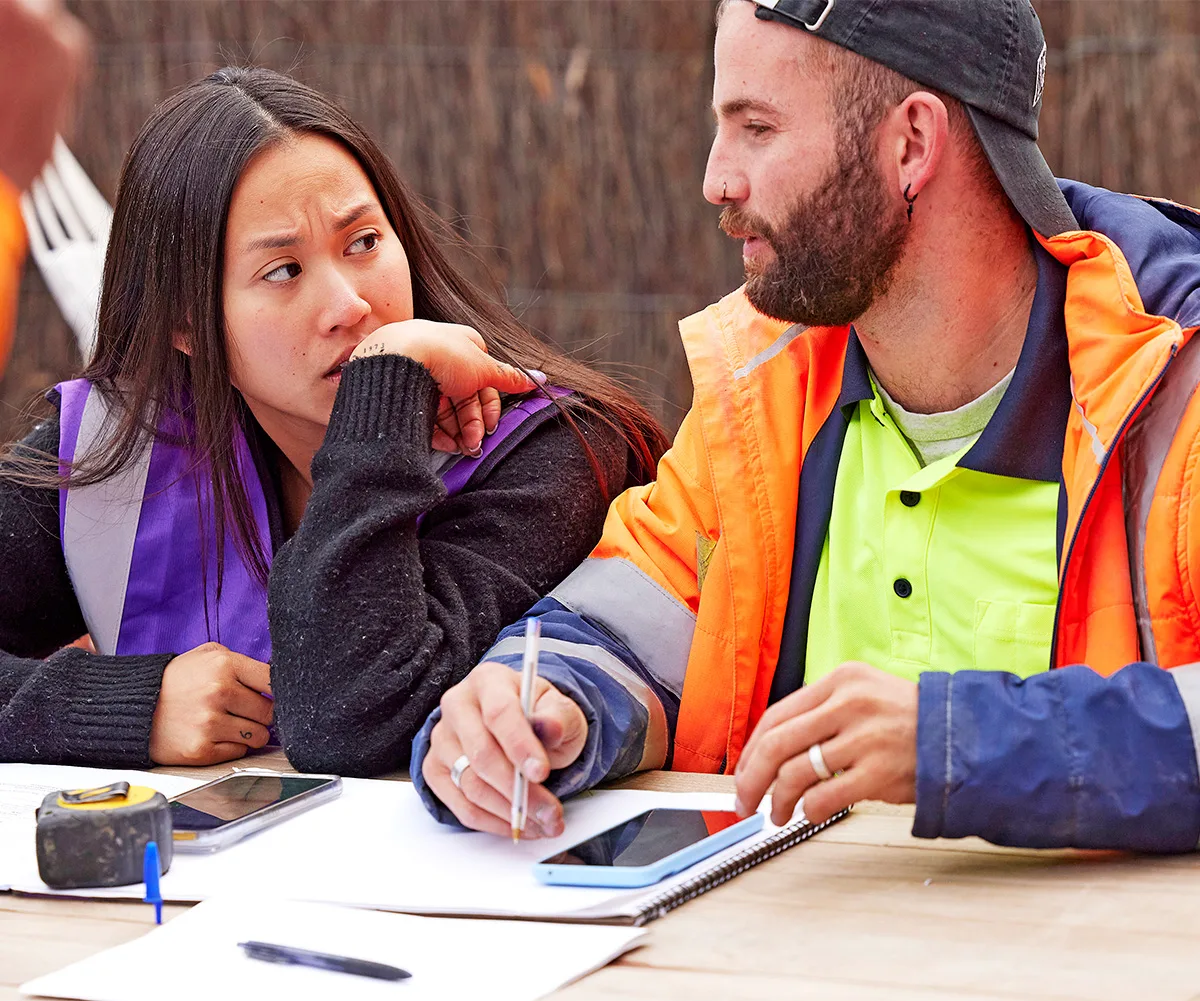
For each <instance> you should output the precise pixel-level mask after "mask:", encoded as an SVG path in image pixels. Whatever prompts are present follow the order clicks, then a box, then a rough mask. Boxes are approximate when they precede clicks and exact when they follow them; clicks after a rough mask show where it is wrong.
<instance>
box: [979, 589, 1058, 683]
mask: <svg viewBox="0 0 1200 1001" xmlns="http://www.w3.org/2000/svg"><path fill="white" fill-rule="evenodd" d="M1054 611H1055V606H1054V605H1049V604H1039V603H1036V602H1030V601H987V600H985V599H983V598H978V599H976V601H975V638H974V667H975V669H976V670H978V671H1008V672H1010V673H1012V674H1018V675H1020V676H1021V677H1022V678H1027V677H1029V676H1030V675H1031V674H1039V673H1041V672H1042V671H1046V670H1048V669H1049V667H1050V645H1051V639H1052V637H1053V635H1054Z"/></svg>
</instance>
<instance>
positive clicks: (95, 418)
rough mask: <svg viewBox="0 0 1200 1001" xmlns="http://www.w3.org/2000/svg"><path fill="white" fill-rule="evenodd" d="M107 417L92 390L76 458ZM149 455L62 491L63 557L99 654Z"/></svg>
mask: <svg viewBox="0 0 1200 1001" xmlns="http://www.w3.org/2000/svg"><path fill="white" fill-rule="evenodd" d="M108 418H109V408H108V405H107V404H106V403H105V401H104V398H103V396H102V395H101V394H100V393H99V392H97V391H96V390H95V389H93V390H92V391H91V392H89V393H88V398H87V402H86V403H85V404H84V407H83V416H82V418H81V420H80V424H79V437H78V439H77V440H76V443H75V456H76V457H77V458H78V457H80V456H86V455H87V454H88V453H89V451H91V450H92V449H93V448H94V447H96V445H97V444H98V443H99V442H100V441H103V440H104V438H105V425H106V423H107V421H108ZM151 451H152V449H151V448H150V447H149V446H147V447H145V448H143V449H142V451H141V453H140V454H139V455H138V456H137V457H136V458H135V459H134V460H133V461H132V462H131V463H130V464H129V465H128V466H126V467H125V468H124V469H123V470H121V471H120V472H119V473H117V474H116V475H114V476H110V477H109V478H108V479H106V480H104V481H103V482H101V483H95V484H91V485H89V486H82V487H70V488H69V489H68V490H67V501H66V513H65V515H64V518H63V530H62V533H63V536H62V547H63V556H64V557H65V559H66V564H67V573H68V574H69V575H70V578H71V586H72V587H73V588H74V590H75V596H76V598H77V599H78V601H79V607H80V610H81V611H82V612H83V619H84V621H85V622H86V623H87V627H88V634H89V635H90V636H91V638H92V642H93V643H94V644H95V646H96V650H97V651H98V652H100V653H103V654H114V653H116V650H117V639H118V637H119V636H120V632H121V618H122V616H123V614H124V611H125V592H126V589H127V587H128V585H129V568H130V565H131V563H132V561H133V544H134V539H135V538H136V537H137V529H138V521H139V519H140V517H141V512H142V495H143V493H144V492H145V489H146V477H147V475H148V474H149V472H150V455H151Z"/></svg>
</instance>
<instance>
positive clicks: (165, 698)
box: [0, 69, 665, 775]
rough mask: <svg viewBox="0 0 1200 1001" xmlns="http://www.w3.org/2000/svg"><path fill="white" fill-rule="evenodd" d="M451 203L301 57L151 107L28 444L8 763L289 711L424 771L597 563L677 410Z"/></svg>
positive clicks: (343, 748) (11, 610)
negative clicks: (638, 381)
mask: <svg viewBox="0 0 1200 1001" xmlns="http://www.w3.org/2000/svg"><path fill="white" fill-rule="evenodd" d="M436 228H437V221H436V219H435V218H434V217H432V216H431V214H430V213H429V212H428V210H426V209H425V208H424V206H423V205H422V204H421V203H420V202H419V201H418V200H417V199H416V198H415V197H414V196H413V195H412V194H411V193H410V192H409V191H408V190H407V188H406V187H405V185H404V184H403V183H402V182H401V180H400V178H399V177H398V176H397V174H396V171H395V169H394V167H393V166H392V165H391V163H390V162H389V161H388V160H387V158H386V157H385V156H384V154H383V153H382V152H381V151H380V149H379V148H378V146H377V145H376V144H375V143H374V141H373V140H372V139H371V138H370V137H369V136H368V135H367V134H366V133H365V132H363V130H362V129H361V128H360V127H359V126H357V125H356V124H355V123H354V122H353V121H352V120H351V119H350V118H349V117H348V116H347V115H346V113H345V112H344V111H342V110H341V109H340V108H339V107H338V106H337V105H335V104H334V103H333V102H331V101H330V100H328V99H327V98H325V97H323V96H322V95H321V94H319V93H317V92H315V91H313V90H311V89H309V88H307V87H304V86H303V85H301V84H299V83H297V82H296V81H294V80H291V79H290V78H288V77H285V76H281V75H279V74H277V73H273V72H270V71H267V70H261V69H225V70H221V71H220V72H218V73H215V74H213V75H212V76H209V77H207V78H206V79H204V80H202V81H199V82H198V83H195V84H193V85H191V86H189V87H187V88H185V89H184V90H182V91H180V92H179V93H178V94H176V95H175V96H174V97H172V98H170V99H168V100H167V101H165V102H164V103H163V104H162V105H160V106H159V108H158V109H157V110H156V111H155V112H154V113H153V115H152V116H151V118H150V120H149V121H148V122H147V123H146V125H145V126H144V127H143V128H142V130H141V132H140V133H139V135H138V137H137V138H136V139H135V141H134V143H133V146H132V147H131V149H130V151H129V154H128V156H127V157H126V161H125V164H124V167H123V169H122V174H121V180H120V186H119V190H118V194H117V202H116V206H115V214H114V219H113V228H112V236H111V238H110V244H109V249H108V257H107V262H106V265H105V272H104V283H103V289H102V293H101V303H100V316H99V334H98V342H97V350H96V355H95V358H94V360H93V361H92V362H91V363H90V364H89V365H88V367H87V368H86V370H85V371H84V372H83V373H82V375H81V376H80V378H78V379H75V380H71V381H69V382H65V383H62V384H60V385H59V386H58V387H56V388H55V390H53V391H52V392H51V393H50V394H48V395H49V398H50V400H51V402H52V403H53V404H55V407H56V410H57V414H56V415H55V416H54V417H52V418H50V419H48V420H46V421H44V422H43V423H41V424H40V425H38V426H37V427H36V428H35V429H34V430H33V431H32V432H31V433H30V434H29V435H28V436H27V437H26V438H25V439H24V440H23V441H22V442H20V443H18V444H17V445H16V446H14V447H13V448H12V449H10V451H9V453H8V455H7V456H6V457H5V458H4V460H3V462H2V463H0V536H2V537H3V539H4V542H3V548H2V550H0V649H2V650H3V651H5V652H4V653H3V654H0V760H29V761H34V760H37V761H55V762H70V763H90V764H100V765H121V766H130V765H146V764H150V763H152V762H153V763H158V764H208V763H214V762H218V761H224V760H229V759H231V758H235V757H238V756H241V755H243V754H245V753H246V751H247V749H249V748H256V747H261V746H262V745H264V744H265V743H266V742H267V740H268V727H269V726H271V725H272V724H273V725H274V726H275V727H276V729H277V732H278V735H279V738H280V739H281V741H282V743H283V745H284V748H285V750H286V751H287V753H288V756H289V758H290V759H291V761H292V762H293V764H295V765H296V766H297V767H299V768H301V769H305V770H320V771H333V772H339V773H342V774H351V775H355V774H374V773H378V772H381V771H385V770H388V769H392V768H398V767H402V766H403V765H405V764H406V763H407V758H408V750H409V743H410V741H411V738H412V735H413V733H414V732H415V731H416V730H417V729H418V728H419V726H420V724H421V722H422V721H423V720H424V718H425V716H426V715H427V714H428V713H429V711H430V710H431V709H432V708H433V707H434V706H435V705H436V704H437V702H438V700H439V698H440V697H441V694H442V693H443V692H444V691H445V690H446V689H447V688H449V687H450V686H451V685H453V684H455V683H456V682H457V681H459V680H460V679H461V678H462V677H463V676H464V675H465V674H466V672H467V671H468V670H469V669H470V668H471V666H472V665H473V664H474V663H475V660H476V659H477V657H478V656H479V654H481V653H482V652H483V650H485V649H486V648H487V646H488V644H489V643H490V642H491V640H492V639H493V638H494V636H495V635H496V633H497V632H498V631H499V630H500V629H501V628H502V627H503V626H504V625H505V624H507V623H508V622H510V621H512V620H513V619H514V618H516V617H517V616H518V615H519V614H520V613H521V612H522V611H523V610H524V609H526V608H527V607H529V606H530V605H532V604H533V603H534V602H535V601H536V600H537V599H538V597H539V596H541V595H542V594H544V593H545V592H546V591H548V590H549V589H550V588H552V587H553V586H554V585H555V584H556V583H557V582H558V581H559V580H560V579H562V578H563V577H565V576H566V574H567V573H568V572H570V570H571V569H572V568H574V567H575V565H576V564H577V563H578V562H579V561H580V560H581V559H582V558H583V557H584V556H586V555H587V553H588V551H589V550H590V548H591V546H592V545H593V543H594V542H595V540H596V539H597V538H598V536H599V533H600V529H601V526H602V523H603V519H604V513H605V510H606V508H607V504H608V501H609V499H611V497H612V496H614V495H615V494H616V493H617V492H619V491H620V490H621V489H623V488H624V487H625V486H627V485H629V484H632V483H635V482H639V481H641V480H643V479H645V478H647V477H648V476H649V475H651V474H652V471H653V466H654V463H655V461H656V460H657V457H658V455H659V454H660V453H661V451H662V448H663V447H664V445H665V438H664V435H663V433H662V431H661V429H660V428H659V427H658V425H657V424H656V423H655V422H654V420H653V418H652V417H651V416H650V415H649V414H648V413H647V411H646V410H645V409H644V408H643V407H641V406H640V405H639V404H638V403H636V402H635V401H634V400H633V398H632V397H631V396H630V395H629V394H628V393H627V392H626V391H624V390H623V389H621V388H620V387H619V386H618V385H617V384H616V383H614V382H612V381H611V380H609V379H608V378H606V377H605V376H603V375H600V374H598V373H597V372H595V371H592V370H590V369H588V368H587V367H585V366H583V365H581V364H579V363H578V362H575V361H573V360H572V359H570V358H567V357H564V356H563V355H562V354H561V353H559V352H557V351H556V350H554V349H553V348H551V347H549V346H548V345H546V344H544V343H543V342H541V341H540V340H538V339H537V338H536V337H534V336H533V335H532V334H531V333H529V332H528V331H527V330H526V329H525V328H524V327H522V325H521V324H520V323H519V322H518V321H517V320H516V319H515V318H514V317H513V315H512V314H511V313H510V312H509V311H508V309H507V308H505V307H504V306H503V305H501V304H500V302H499V299H498V298H493V297H489V296H488V295H486V294H485V293H483V292H482V291H480V290H479V289H478V288H476V287H475V286H474V285H473V284H472V283H471V282H470V281H468V280H467V279H466V278H465V277H464V276H463V275H462V274H460V273H459V272H458V271H457V270H455V268H454V267H453V266H452V265H451V264H450V262H449V261H448V259H447V257H446V255H445V253H444V252H443V249H442V246H441V244H442V243H444V242H445V241H447V240H450V239H453V238H452V237H450V236H449V235H448V234H447V232H446V230H445V228H444V227H441V233H440V235H439V236H438V237H435V236H434V232H435V230H436ZM84 634H87V635H88V636H89V637H90V640H91V643H92V644H94V647H95V650H97V651H98V652H95V653H93V652H90V651H87V650H84V649H81V648H79V647H78V646H76V647H71V646H65V645H66V644H69V643H71V642H72V641H73V640H76V639H77V638H78V637H80V636H81V635H84ZM34 658H45V659H34ZM268 664H269V666H268Z"/></svg>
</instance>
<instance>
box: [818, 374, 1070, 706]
mask: <svg viewBox="0 0 1200 1001" xmlns="http://www.w3.org/2000/svg"><path fill="white" fill-rule="evenodd" d="M872 390H873V394H872V396H871V398H870V399H865V400H861V401H860V402H859V403H857V405H856V406H855V409H854V412H853V413H852V414H851V415H850V419H849V423H848V425H847V428H846V437H845V440H844V442H843V445H842V451H841V457H840V460H839V462H838V469H837V479H836V482H835V485H834V493H833V509H832V512H831V516H830V521H829V529H828V532H827V534H826V537H825V543H824V547H823V549H822V551H821V558H820V563H819V564H818V567H817V577H816V582H815V587H814V589H813V596H812V605H811V609H810V612H809V622H808V641H807V653H806V657H805V678H804V680H805V683H807V684H811V683H812V682H814V681H816V680H817V679H818V678H820V677H822V676H824V675H825V674H828V673H829V672H830V671H832V670H833V669H834V668H835V667H837V666H838V665H839V664H841V663H843V662H844V661H848V660H860V661H866V662H867V663H869V664H872V665H874V666H875V667H879V668H882V669H883V670H886V671H889V672H891V673H892V674H897V675H899V676H901V677H904V678H908V679H910V680H916V678H917V675H918V674H920V672H922V671H927V670H935V671H960V670H964V669H970V668H974V669H977V670H992V671H996V670H1000V671H1009V672H1012V673H1013V674H1019V675H1021V676H1028V675H1030V674H1034V673H1037V672H1039V671H1045V670H1047V669H1048V668H1049V664H1050V648H1051V640H1052V636H1053V631H1054V613H1055V604H1056V602H1057V599H1058V570H1057V563H1058V561H1057V536H1056V526H1057V512H1058V501H1059V484H1058V483H1055V482H1047V481H1044V480H1032V479H1020V478H1016V477H1011V476H1001V475H997V474H995V473H987V472H980V471H978V470H974V469H968V468H962V467H960V466H958V465H957V463H958V462H959V460H960V459H961V458H962V457H963V456H964V455H965V454H966V453H967V452H968V451H969V450H970V448H971V444H967V445H965V446H964V447H962V448H961V449H959V450H958V451H957V452H955V453H953V454H951V455H948V456H946V457H944V458H941V459H938V460H937V461H934V462H932V463H930V464H929V465H928V466H925V467H924V468H922V467H921V464H920V462H919V461H918V459H917V457H916V456H915V455H914V453H913V450H912V448H911V447H910V445H909V443H908V441H907V440H906V439H905V438H904V436H903V434H902V433H901V432H900V430H899V428H897V426H896V424H895V422H894V421H893V419H892V417H891V415H890V414H889V413H888V411H887V409H886V407H885V406H884V403H883V401H882V400H881V399H880V395H879V392H878V390H876V389H875V388H874V387H873V386H872Z"/></svg>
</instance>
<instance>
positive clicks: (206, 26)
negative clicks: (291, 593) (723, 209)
mask: <svg viewBox="0 0 1200 1001" xmlns="http://www.w3.org/2000/svg"><path fill="white" fill-rule="evenodd" d="M947 2H952V0H947ZM1035 6H1036V7H1037V9H1038V11H1039V12H1040V14H1041V16H1042V19H1043V23H1044V26H1045V30H1046V35H1047V39H1048V42H1049V47H1050V54H1049V71H1048V74H1047V82H1046V98H1045V110H1044V113H1043V119H1042V122H1043V125H1042V128H1043V138H1042V145H1043V148H1044V150H1045V153H1046V156H1047V158H1048V159H1049V161H1050V163H1051V165H1052V166H1053V167H1054V168H1055V169H1056V170H1057V171H1058V172H1059V173H1062V174H1065V175H1068V176H1073V177H1078V178H1080V179H1083V180H1086V181H1090V182H1093V183H1099V184H1103V185H1105V186H1108V187H1112V188H1118V189H1123V190H1129V191H1136V192H1140V193H1147V194H1161V195H1167V196H1169V197H1172V198H1175V199H1177V200H1180V201H1185V202H1191V203H1200V170H1198V168H1197V166H1196V165H1197V164H1198V163H1200V110H1198V109H1200V0H1038V2H1036V3H1035ZM72 8H73V9H74V10H75V11H76V12H77V13H78V14H79V16H80V17H81V18H82V19H83V20H84V21H85V22H86V23H87V25H88V26H89V28H90V29H91V31H92V32H93V36H94V40H95V48H94V57H95V66H94V70H93V73H92V77H91V81H90V84H89V86H88V87H87V89H86V92H85V93H84V94H83V96H82V99H81V107H80V113H79V121H78V125H77V128H76V132H75V134H74V136H73V137H72V139H71V145H72V147H73V148H74V149H75V150H76V152H77V154H78V156H79V158H80V160H81V161H82V163H83V165H84V166H85V168H86V169H87V170H88V171H89V173H91V175H92V176H93V177H94V178H95V179H96V181H97V182H98V184H99V186H100V187H101V189H102V190H103V191H104V192H105V193H106V194H107V195H108V196H109V197H110V198H111V197H112V194H113V190H114V188H115V184H116V179H117V174H118V171H119V168H120V163H121V158H122V156H123V154H124V151H125V149H126V147H127V146H128V144H129V142H130V140H131V139H132V137H133V135H134V133H135V132H136V130H137V128H138V127H139V125H140V124H141V122H142V121H143V120H144V118H145V117H146V115H147V114H148V112H149V111H150V109H151V107H152V106H153V105H154V104H155V103H156V102H157V101H158V100H160V99H161V98H162V97H164V96H165V95H166V94H168V93H169V92H171V91H172V90H173V89H175V88H177V87H179V86H181V85H183V84H185V83H187V82H188V81H190V80H192V79H194V78H196V77H198V76H200V75H202V74H205V73H208V72H211V71H212V70H213V69H216V68H217V67H219V66H221V65H224V64H227V63H230V62H247V61H252V62H255V63H260V64H263V65H267V66H271V67H273V68H276V69H280V70H284V71H286V72H290V73H292V74H293V75H295V76H297V77H299V78H300V79H302V80H304V81H305V82H307V83H309V84H312V85H314V86H316V87H319V88H322V89H324V90H326V91H327V92H329V93H331V94H333V95H336V96H337V97H338V98H340V99H341V100H342V101H343V102H344V103H345V104H346V106H347V107H348V108H349V109H350V111H351V112H352V113H353V114H354V115H355V116H356V117H358V118H359V119H360V120H361V121H362V122H363V123H364V124H365V125H367V126H368V128H370V129H371V130H372V131H373V132H374V134H375V135H376V136H377V137H379V138H380V139H381V140H382V142H383V145H384V147H385V148H386V149H387V150H388V152H389V153H390V154H391V156H392V157H393V158H394V159H395V161H396V162H397V164H398V165H399V167H400V169H401V171H402V172H403V173H404V174H405V175H406V177H407V178H408V179H409V180H410V181H411V182H412V183H413V186H414V187H415V188H416V190H418V191H420V192H421V193H422V194H423V195H424V196H425V197H426V198H427V199H428V200H429V201H430V203H431V204H432V205H433V206H434V207H435V208H436V209H437V210H438V211H439V212H441V213H442V214H443V215H444V216H445V217H446V218H448V219H450V220H451V221H452V222H453V223H454V225H456V226H457V227H458V228H459V229H460V230H461V231H462V232H463V233H465V234H467V235H468V236H469V237H470V239H471V240H472V241H473V242H474V243H475V245H476V246H477V247H478V248H480V251H481V254H482V257H483V258H484V260H485V261H486V263H487V264H488V266H490V267H491V268H492V269H493V271H494V273H495V274H496V275H497V276H498V277H499V278H500V279H501V280H502V281H503V282H504V284H505V285H506V287H507V289H508V294H509V298H510V301H511V302H512V303H513V304H514V305H515V306H516V307H517V309H518V310H519V312H520V313H521V314H522V315H523V316H524V318H525V319H526V320H527V322H529V323H530V324H531V325H532V326H534V327H535V328H537V329H539V330H540V331H542V332H543V333H544V334H545V335H546V336H548V337H550V338H552V339H553V340H555V341H557V342H558V343H560V344H562V345H563V346H565V347H566V348H568V349H569V350H572V351H578V352H581V353H582V354H583V355H584V356H585V357H587V358H590V359H593V360H596V361H598V362H602V363H607V364H610V365H614V366H618V367H619V368H620V370H621V371H622V372H624V373H625V374H626V375H627V376H628V377H630V378H632V379H634V380H635V382H636V387H635V388H636V389H637V390H638V391H639V392H640V393H641V394H642V395H643V396H644V398H646V399H647V400H648V401H649V402H650V403H651V404H652V406H653V407H654V408H655V409H656V410H657V412H658V413H659V414H660V415H661V416H662V417H663V418H664V420H665V421H666V422H667V423H668V425H670V426H672V427H674V426H675V425H677V424H678V422H679V420H680V419H681V417H682V415H683V413H684V411H685V410H686V408H687V405H688V403H689V401H690V398H691V385H690V382H689V379H688V376H687V370H686V365H685V363H684V360H683V353H682V350H681V348H680V347H679V345H678V340H677V332H676V329H675V323H676V321H677V320H678V319H679V317H681V316H683V315H685V314H686V313H688V312H690V311H693V310H694V309H697V308H699V307H702V306H703V305H705V304H706V303H708V302H710V301H712V300H713V299H715V298H716V297H718V296H719V295H720V294H722V293H724V292H725V291H727V290H729V289H731V288H733V287H735V286H736V285H737V284H738V283H739V281H740V258H739V254H738V249H737V247H736V246H735V245H733V244H732V243H731V242H730V241H728V240H726V239H725V238H724V237H723V236H722V235H721V234H720V233H719V232H718V230H717V228H716V210H715V209H714V208H712V207H711V206H709V205H707V204H706V203H705V202H704V200H703V199H702V197H701V195H700V181H701V178H702V176H703V171H704V161H705V157H706V155H707V145H708V140H709V135H710V115H709V111H708V102H709V97H710V90H711V46H712V37H713V24H712V20H713V10H714V3H713V2H712V0H433V2H423V3H418V2H412V0H340V2H334V0H186V2H185V0H75V2H74V3H73V4H72ZM949 57H950V56H949V55H948V58H949ZM77 365H78V358H77V356H76V355H75V353H74V349H73V346H72V341H71V338H70V336H69V332H68V330H67V328H66V326H65V324H64V323H63V322H62V320H61V319H60V317H59V316H58V313H57V311H56V310H55V307H54V305H53V302H52V301H51V299H50V297H49V295H48V293H47V292H46V290H45V288H44V286H43V285H42V283H41V280H40V278H39V276H38V275H37V273H36V269H34V268H32V267H30V268H29V269H28V270H27V274H26V280H25V283H24V286H23V290H22V294H21V304H20V316H19V320H18V340H17V347H16V350H15V353H14V357H13V359H12V362H11V363H10V366H9V369H8V372H7V375H6V377H5V379H4V380H3V382H0V433H2V434H3V435H4V436H5V438H8V437H11V436H13V435H15V434H18V433H21V432H22V431H23V429H24V428H23V424H22V418H21V416H20V414H21V411H22V410H23V409H24V408H25V407H26V406H27V405H28V403H29V401H30V400H31V399H33V398H35V397H36V395H37V394H39V393H40V392H41V391H42V390H43V389H44V388H45V387H46V386H48V385H51V384H53V383H54V382H56V381H58V380H59V379H61V378H63V377H66V376H69V375H70V374H71V373H72V372H73V371H74V370H75V368H76V367H77Z"/></svg>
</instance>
